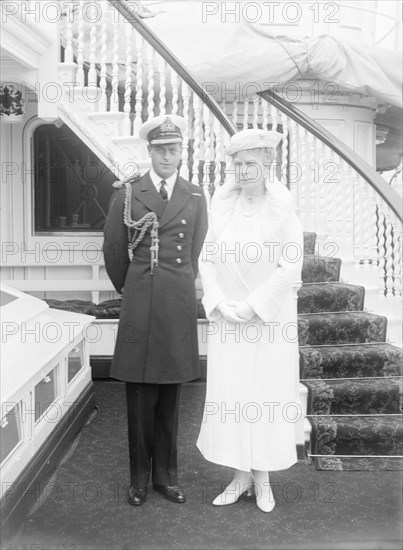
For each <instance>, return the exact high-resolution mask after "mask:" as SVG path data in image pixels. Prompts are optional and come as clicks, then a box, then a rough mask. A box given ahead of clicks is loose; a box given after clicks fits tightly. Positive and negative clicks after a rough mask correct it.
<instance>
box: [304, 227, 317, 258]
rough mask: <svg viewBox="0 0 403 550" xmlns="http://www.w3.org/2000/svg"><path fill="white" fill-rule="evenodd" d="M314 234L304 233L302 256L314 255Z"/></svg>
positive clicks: (310, 232)
mask: <svg viewBox="0 0 403 550" xmlns="http://www.w3.org/2000/svg"><path fill="white" fill-rule="evenodd" d="M315 243H316V233H314V232H312V231H304V254H315Z"/></svg>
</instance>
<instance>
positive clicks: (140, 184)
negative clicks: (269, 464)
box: [103, 172, 207, 384]
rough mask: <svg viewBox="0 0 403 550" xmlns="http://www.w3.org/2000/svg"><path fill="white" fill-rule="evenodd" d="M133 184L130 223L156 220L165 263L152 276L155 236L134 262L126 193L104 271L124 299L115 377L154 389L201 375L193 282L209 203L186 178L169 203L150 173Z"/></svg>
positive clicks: (116, 199) (116, 208)
mask: <svg viewBox="0 0 403 550" xmlns="http://www.w3.org/2000/svg"><path fill="white" fill-rule="evenodd" d="M130 184H131V189H132V197H131V217H132V219H133V220H134V221H138V220H140V219H141V218H142V217H143V216H144V215H145V214H147V213H149V212H155V214H156V215H157V216H158V221H159V230H158V232H159V264H158V266H156V267H154V269H153V273H152V274H151V262H150V245H151V236H150V230H147V231H146V233H145V235H144V237H143V239H142V240H141V241H140V243H139V244H138V246H137V247H136V248H135V250H134V254H133V258H132V260H131V261H130V259H129V255H128V233H127V227H126V225H125V224H124V220H123V208H124V198H125V191H126V190H125V187H124V186H123V187H122V188H121V189H118V190H117V191H116V192H115V195H114V196H113V198H112V201H111V205H110V209H109V213H108V216H107V220H106V223H105V229H104V237H105V239H104V245H103V253H104V259H105V266H106V270H107V273H108V275H109V277H110V279H111V281H112V283H113V285H114V287H115V288H116V290H117V292H119V293H122V292H123V296H122V307H121V311H120V320H119V328H118V333H117V339H116V345H115V353H114V357H113V360H112V366H111V373H110V374H111V376H112V377H113V378H117V379H118V380H123V381H125V382H140V383H141V382H143V383H150V384H174V383H181V382H186V381H189V380H193V379H195V378H197V377H198V376H200V369H199V352H198V340H197V309H196V289H195V279H196V275H197V264H198V257H199V254H200V251H201V248H202V244H203V241H204V238H205V235H206V231H207V207H206V199H205V197H204V194H203V190H202V189H201V188H200V187H199V186H196V185H193V184H191V183H189V182H188V181H186V180H185V179H183V178H182V177H180V176H178V178H177V180H176V183H175V186H174V190H173V193H172V196H171V199H170V200H169V201H168V202H167V203H165V202H164V200H163V199H162V197H161V196H160V194H159V193H158V192H157V190H156V188H155V186H154V184H153V182H152V181H151V178H150V175H149V173H148V172H147V173H146V174H145V175H144V176H142V177H141V178H139V179H137V180H133V181H131V182H130Z"/></svg>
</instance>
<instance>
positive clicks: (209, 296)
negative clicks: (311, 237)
mask: <svg viewBox="0 0 403 550" xmlns="http://www.w3.org/2000/svg"><path fill="white" fill-rule="evenodd" d="M266 185H267V188H268V191H267V194H266V199H265V202H264V203H263V204H262V205H261V207H260V208H258V210H257V211H256V212H255V213H254V214H253V215H246V214H245V213H243V212H242V209H241V205H240V201H239V198H238V195H237V194H234V193H232V195H231V194H230V196H229V195H228V194H227V195H225V191H224V190H223V191H222V192H221V190H220V193H218V192H216V194H217V197H215V202H213V207H212V211H211V214H212V215H211V220H210V229H209V232H208V234H207V237H206V241H205V245H204V248H203V252H202V255H201V257H200V261H199V269H200V274H201V280H202V284H203V291H204V296H203V304H204V307H205V309H206V314H207V318H208V319H209V320H210V325H209V327H208V330H207V333H208V341H207V345H208V356H207V391H206V401H205V406H204V414H203V420H202V425H201V429H200V434H199V437H198V441H197V446H198V448H199V449H200V451H201V453H202V454H203V456H204V457H205V458H206V459H207V460H209V461H211V462H214V463H216V464H221V465H225V466H229V467H233V468H236V469H239V470H244V471H249V470H251V469H255V470H264V471H275V470H283V469H286V468H289V467H290V466H292V465H293V464H294V463H295V462H296V461H297V455H296V439H295V433H296V430H295V423H296V422H297V421H298V420H299V418H300V416H301V408H300V404H299V402H298V393H297V390H298V380H299V377H298V336H297V334H298V333H297V302H296V296H295V292H296V291H295V290H293V285H294V283H296V282H299V281H300V277H301V268H302V258H303V233H302V229H301V225H300V223H299V220H298V218H297V216H296V214H295V212H294V208H293V206H292V200H291V195H290V193H289V191H288V190H287V189H286V188H285V187H284V186H282V184H280V183H279V182H272V183H269V184H266ZM228 197H229V198H228ZM222 300H235V301H238V300H246V301H247V302H248V303H249V304H250V305H251V306H252V308H253V309H254V311H255V312H256V315H255V316H254V317H253V318H252V319H251V320H250V321H249V322H247V323H245V324H238V323H237V324H234V323H228V322H226V321H225V320H224V318H223V317H222V316H221V315H220V314H219V313H218V311H217V310H216V309H215V308H216V306H217V305H218V303H219V302H221V301H222Z"/></svg>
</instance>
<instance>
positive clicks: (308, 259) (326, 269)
mask: <svg viewBox="0 0 403 550" xmlns="http://www.w3.org/2000/svg"><path fill="white" fill-rule="evenodd" d="M340 268H341V259H340V258H328V257H326V256H317V255H316V254H312V255H311V254H306V255H305V256H304V262H303V265H302V274H301V278H302V282H303V283H324V282H337V281H338V280H339V279H340Z"/></svg>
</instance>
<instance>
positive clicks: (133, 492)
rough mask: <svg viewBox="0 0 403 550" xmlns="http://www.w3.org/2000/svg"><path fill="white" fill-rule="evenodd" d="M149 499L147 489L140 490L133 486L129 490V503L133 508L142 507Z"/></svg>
mask: <svg viewBox="0 0 403 550" xmlns="http://www.w3.org/2000/svg"><path fill="white" fill-rule="evenodd" d="M146 499H147V487H143V488H142V489H138V488H137V487H133V485H132V486H131V487H130V489H129V503H130V504H131V505H132V506H141V505H142V504H144V503H145V501H146Z"/></svg>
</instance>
